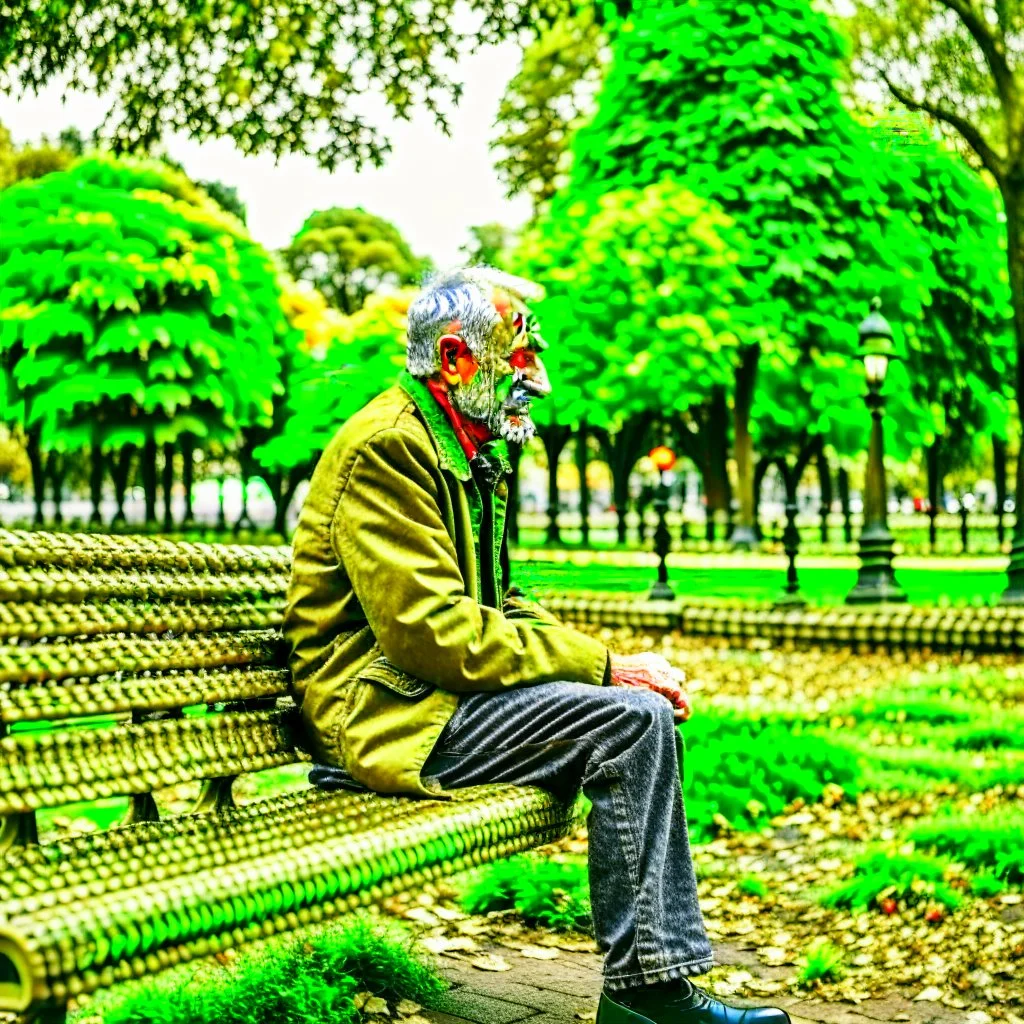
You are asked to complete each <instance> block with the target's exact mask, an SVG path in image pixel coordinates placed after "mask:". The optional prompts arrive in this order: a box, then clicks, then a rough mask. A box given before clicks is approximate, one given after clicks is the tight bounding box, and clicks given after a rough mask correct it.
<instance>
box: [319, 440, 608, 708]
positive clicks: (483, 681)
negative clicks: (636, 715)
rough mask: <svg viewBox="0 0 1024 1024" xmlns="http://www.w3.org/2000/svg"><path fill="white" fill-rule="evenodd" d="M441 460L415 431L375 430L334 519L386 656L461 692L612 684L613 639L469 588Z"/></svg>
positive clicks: (339, 546)
mask: <svg viewBox="0 0 1024 1024" xmlns="http://www.w3.org/2000/svg"><path fill="white" fill-rule="evenodd" d="M432 461H433V452H432V451H430V450H429V449H428V448H427V447H426V442H425V441H423V440H420V439H418V438H416V437H415V436H414V435H412V434H411V433H409V432H406V431H403V430H401V429H400V428H388V429H386V430H383V431H380V432H379V433H377V434H375V435H374V436H373V437H371V438H370V439H369V440H368V441H367V442H366V443H365V445H364V447H363V448H362V449H361V450H360V452H359V453H358V454H357V455H356V456H355V460H354V462H353V463H352V467H351V469H350V471H349V473H348V476H347V479H346V480H345V482H344V484H343V485H342V490H341V494H340V497H339V500H338V506H337V509H336V511H335V514H334V519H333V522H332V525H331V535H332V543H333V545H334V549H335V554H336V555H337V556H338V558H339V560H340V561H341V563H342V565H343V566H344V568H345V571H346V572H347V574H348V576H349V579H350V581H351V583H352V589H353V591H354V592H355V595H356V598H357V599H358V600H359V603H360V605H361V606H362V608H363V612H364V614H365V615H366V619H367V622H368V623H369V625H370V627H371V629H372V630H373V633H374V635H375V636H376V638H377V642H378V643H379V644H380V647H381V650H382V651H383V653H384V655H385V657H387V658H388V660H389V661H391V662H393V663H394V664H395V665H397V666H398V667H399V668H400V669H402V670H403V671H405V672H408V673H409V674H410V675H413V676H416V677H417V678H419V679H423V680H425V681H427V682H430V683H433V684H434V685H435V686H439V687H441V688H442V689H445V690H452V691H455V692H474V691H485V690H502V689H508V688H510V687H514V686H522V685H528V684H532V683H544V682H555V681H566V682H579V683H592V684H594V685H598V686H599V685H602V684H603V683H604V681H605V677H606V669H607V667H608V661H609V658H608V651H607V648H605V646H604V645H603V644H601V643H600V642H598V641H597V640H594V639H593V638H591V637H588V636H585V635H584V634H582V633H579V632H577V631H576V630H574V629H571V628H569V627H566V626H562V625H554V624H551V623H547V622H541V621H534V620H516V621H513V620H510V619H507V618H506V617H505V616H504V615H503V614H502V612H500V611H498V610H497V609H494V608H488V607H485V606H482V605H479V604H478V603H477V602H476V601H475V600H474V599H473V598H472V597H471V596H469V595H468V594H467V593H466V588H465V583H464V581H463V578H462V573H461V570H460V568H459V563H458V558H457V556H456V552H455V548H454V545H453V543H452V540H451V537H450V536H449V534H448V530H447V529H446V528H445V524H444V521H443V519H442V516H441V511H440V505H439V502H438V493H437V488H438V486H440V484H439V482H438V479H437V477H436V475H435V474H434V473H432V472H431V468H430V467H431V462H432Z"/></svg>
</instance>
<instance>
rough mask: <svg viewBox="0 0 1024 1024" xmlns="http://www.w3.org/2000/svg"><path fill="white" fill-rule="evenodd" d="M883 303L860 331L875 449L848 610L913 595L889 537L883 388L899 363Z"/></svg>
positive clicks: (870, 455)
mask: <svg viewBox="0 0 1024 1024" xmlns="http://www.w3.org/2000/svg"><path fill="white" fill-rule="evenodd" d="M881 307H882V301H881V299H879V298H878V297H877V296H876V297H875V298H874V299H872V300H871V312H870V314H869V315H868V317H867V319H866V320H864V321H863V322H862V323H861V325H860V327H859V328H858V334H859V335H860V357H861V359H863V360H864V370H865V375H866V377H867V383H868V393H867V395H865V401H866V403H867V407H868V409H869V410H870V411H871V445H870V447H869V449H868V466H867V472H866V473H865V477H864V526H863V527H862V529H861V533H860V552H859V553H860V568H859V569H858V571H857V585H856V586H855V587H854V588H853V590H851V591H850V593H849V594H848V595H847V597H846V603H847V604H877V603H879V602H884V603H892V604H896V603H899V602H901V601H906V599H907V595H906V594H905V593H904V591H903V588H902V587H900V585H899V583H897V582H896V574H895V573H894V572H893V568H892V558H893V537H892V534H891V533H890V532H889V524H888V520H887V509H886V504H887V502H886V496H887V491H886V485H885V455H884V439H883V434H882V410H883V409H884V407H885V396H884V395H883V394H882V385H883V384H884V383H885V376H886V373H887V371H888V369H889V362H890V360H893V359H896V358H897V353H896V346H895V345H894V344H893V336H892V328H891V327H890V326H889V324H888V323H887V321H886V319H885V317H884V316H882V314H881V312H880V309H881Z"/></svg>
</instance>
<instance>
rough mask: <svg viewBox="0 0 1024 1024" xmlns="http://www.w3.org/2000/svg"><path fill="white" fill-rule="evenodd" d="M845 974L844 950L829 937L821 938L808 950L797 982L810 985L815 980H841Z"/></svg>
mask: <svg viewBox="0 0 1024 1024" xmlns="http://www.w3.org/2000/svg"><path fill="white" fill-rule="evenodd" d="M844 974H845V967H844V957H843V951H842V950H841V949H839V948H838V947H837V946H834V945H833V944H832V943H831V942H829V941H828V940H827V939H819V940H818V941H817V942H815V943H814V944H813V945H812V946H811V947H810V948H809V949H808V950H807V953H806V955H805V956H804V960H803V964H802V965H801V967H800V970H799V972H798V973H797V982H798V983H799V984H800V985H809V984H811V982H814V981H839V979H840V978H842V977H843V975H844Z"/></svg>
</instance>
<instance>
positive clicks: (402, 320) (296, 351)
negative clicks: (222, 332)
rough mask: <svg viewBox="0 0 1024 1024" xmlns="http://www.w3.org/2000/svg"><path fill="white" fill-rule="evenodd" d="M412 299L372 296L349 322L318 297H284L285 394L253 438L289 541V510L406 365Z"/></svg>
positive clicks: (279, 524)
mask: <svg viewBox="0 0 1024 1024" xmlns="http://www.w3.org/2000/svg"><path fill="white" fill-rule="evenodd" d="M414 296H415V291H414V290H412V289H405V290H403V291H401V292H397V293H394V294H391V295H373V296H371V297H370V298H369V300H368V301H367V302H366V304H365V305H364V306H363V307H362V309H360V310H358V311H357V312H356V313H354V314H353V315H352V316H341V315H339V314H337V313H336V312H335V311H334V310H327V309H324V307H323V304H322V299H321V300H319V301H318V298H317V296H316V294H315V293H313V294H312V295H311V294H309V293H300V292H296V291H295V290H289V291H287V292H286V297H287V302H288V304H289V306H290V318H291V321H292V324H293V326H294V327H295V328H297V330H296V331H295V333H294V335H293V336H292V339H291V344H290V345H289V348H288V349H287V350H286V353H285V357H284V365H285V371H286V382H287V387H286V389H285V393H284V396H283V401H282V402H281V403H280V404H279V406H278V407H277V408H276V410H275V417H274V423H273V425H272V429H270V430H266V431H263V432H262V433H261V432H259V431H253V432H250V433H249V436H250V437H251V438H252V439H253V441H254V444H253V448H252V458H253V462H254V465H255V467H256V469H257V470H258V471H259V472H260V473H261V474H262V475H263V476H264V478H265V479H266V480H267V482H268V484H269V485H270V489H271V493H272V494H273V495H274V497H275V501H276V503H277V517H276V524H275V525H276V529H277V531H278V532H279V533H282V534H283V533H284V530H285V516H286V514H287V510H288V504H289V502H290V501H291V497H292V495H293V494H294V493H295V488H296V487H297V486H298V484H299V483H300V482H301V481H302V480H303V479H305V478H306V477H308V476H309V474H310V473H311V472H312V470H313V467H314V466H315V465H316V462H317V460H318V459H319V457H320V454H321V452H322V451H323V450H324V448H325V447H327V443H328V442H329V441H330V440H331V438H332V437H333V436H334V434H335V432H336V431H337V430H338V428H339V427H340V426H341V425H342V424H343V423H344V422H345V421H346V420H347V419H348V418H349V417H350V416H351V415H352V414H353V413H354V412H357V411H358V410H359V409H361V408H362V407H363V406H364V405H365V404H366V403H367V402H368V401H369V400H370V399H371V398H373V397H374V395H376V394H378V393H379V392H381V391H383V390H384V389H385V388H387V387H389V386H390V385H392V384H394V382H395V380H396V379H397V377H398V374H399V371H400V370H401V369H402V367H403V366H404V365H405V333H406V326H407V315H408V311H409V303H410V302H411V301H412V299H413V297H414Z"/></svg>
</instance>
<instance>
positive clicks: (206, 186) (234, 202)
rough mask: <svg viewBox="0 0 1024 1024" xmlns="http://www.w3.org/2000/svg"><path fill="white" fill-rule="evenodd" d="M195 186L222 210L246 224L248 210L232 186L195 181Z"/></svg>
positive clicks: (215, 181)
mask: <svg viewBox="0 0 1024 1024" xmlns="http://www.w3.org/2000/svg"><path fill="white" fill-rule="evenodd" d="M196 184H197V185H198V186H199V187H200V188H201V189H202V190H203V191H204V192H205V193H206V194H207V195H208V196H209V197H210V198H211V199H212V200H213V201H214V202H215V203H216V204H217V205H218V206H219V207H220V208H221V209H222V210H227V212H228V213H230V214H233V215H234V216H235V217H237V218H238V219H239V220H240V221H241V222H242V223H243V224H244V223H245V222H246V216H247V214H248V210H247V209H246V205H245V203H243V202H242V200H241V197H240V196H239V195H238V189H237V188H235V186H234V185H226V184H224V182H223V181H217V180H216V179H211V180H210V181H197V182H196Z"/></svg>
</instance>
